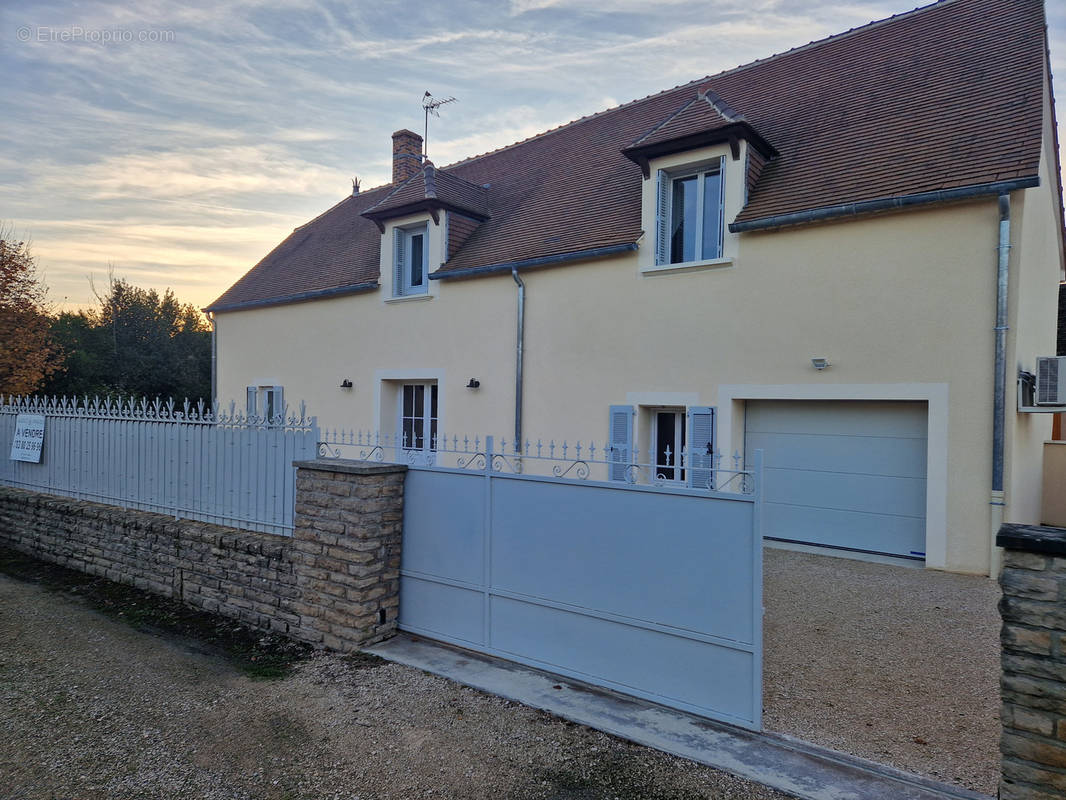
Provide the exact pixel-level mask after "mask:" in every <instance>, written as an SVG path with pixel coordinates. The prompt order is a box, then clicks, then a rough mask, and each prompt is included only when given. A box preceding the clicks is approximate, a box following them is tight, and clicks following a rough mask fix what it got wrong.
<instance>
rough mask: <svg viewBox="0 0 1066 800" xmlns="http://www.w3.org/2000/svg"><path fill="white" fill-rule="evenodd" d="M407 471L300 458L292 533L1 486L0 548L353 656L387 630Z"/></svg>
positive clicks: (394, 599) (392, 622)
mask: <svg viewBox="0 0 1066 800" xmlns="http://www.w3.org/2000/svg"><path fill="white" fill-rule="evenodd" d="M405 470H406V468H405V467H402V466H396V465H377V464H375V465H366V464H359V463H358V462H345V461H339V460H323V461H313V462H300V463H299V464H298V470H297V490H296V517H295V532H294V535H293V536H292V537H291V538H290V537H287V536H276V535H273V534H268V533H252V532H249V531H238V530H234V529H232V528H224V527H220V526H218V525H210V524H208V523H203V522H194V521H191V520H175V519H174V518H173V517H168V516H165V515H162V514H154V513H150V512H146V511H133V510H124V509H121V508H118V507H115V506H107V505H101V504H99V503H90V502H86V501H83V500H73V499H69V498H65V497H56V496H53V495H46V494H39V493H36V492H28V491H24V490H21V489H14V488H10V487H5V486H0V543H3V544H6V545H8V546H10V547H13V548H15V549H16V550H19V551H21V552H24V553H27V554H29V555H32V556H34V557H35V558H39V559H42V560H44V561H51V562H53V563H56V564H60V565H62V566H65V567H68V568H70V569H76V570H80V571H82V572H86V573H89V574H91V575H99V576H100V577H104V578H107V579H108V580H112V581H115V582H116V583H124V584H128V585H131V586H135V587H137V588H139V589H143V590H144V591H148V592H152V593H154V594H158V595H162V596H164V597H171V598H175V599H178V600H181V601H182V602H184V603H186V604H188V605H190V606H193V607H195V608H199V609H203V610H205V611H209V612H213V613H217V614H221V615H223V616H226V617H230V618H233V619H238V620H240V621H242V622H245V623H247V624H249V625H252V626H254V627H256V628H261V629H264V630H271V631H276V632H279V633H283V634H285V635H287V636H290V637H292V638H293V639H297V640H299V641H304V642H310V643H312V644H314V645H316V646H319V647H326V648H329V649H334V650H345V651H346V650H353V649H357V648H359V647H362V646H364V645H366V644H370V643H372V642H376V641H380V640H382V639H385V638H387V637H388V636H390V635H392V633H394V632H395V629H396V618H397V613H398V610H399V559H400V541H401V534H402V519H403V505H402V504H403V479H404V472H405Z"/></svg>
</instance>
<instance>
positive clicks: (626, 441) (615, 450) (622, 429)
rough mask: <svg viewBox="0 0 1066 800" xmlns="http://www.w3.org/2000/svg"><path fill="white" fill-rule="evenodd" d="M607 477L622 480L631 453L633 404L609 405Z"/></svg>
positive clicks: (625, 477) (624, 476) (626, 470)
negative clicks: (608, 462)
mask: <svg viewBox="0 0 1066 800" xmlns="http://www.w3.org/2000/svg"><path fill="white" fill-rule="evenodd" d="M607 438H608V440H609V441H610V448H611V449H610V453H609V455H608V458H607V460H608V461H610V462H611V463H610V464H608V465H607V479H608V480H612V481H624V480H626V479H627V478H628V475H627V473H628V469H627V467H628V466H629V464H630V462H631V461H632V460H633V459H632V453H633V406H611V419H610V434H609V436H608V437H607Z"/></svg>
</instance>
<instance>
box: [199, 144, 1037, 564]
mask: <svg viewBox="0 0 1066 800" xmlns="http://www.w3.org/2000/svg"><path fill="white" fill-rule="evenodd" d="M726 152H727V151H726ZM741 164H743V160H742V159H741V160H740V161H739V162H733V161H731V160H730V161H728V162H727V176H726V182H727V187H728V188H727V196H726V201H727V214H726V216H727V219H732V217H733V216H734V215H735V213H736V210H738V209H739V203H740V202H742V193H741V191H740V188H739V180H738V178H739V176H738V174H737V173H738V170H739V169H740V165H741ZM654 166H656V165H653V171H652V181H651V182H653V181H654V175H655V173H654ZM648 204H649V199H648V193H647V191H646V192H645V196H644V205H645V213H647V210H648V209H647V207H648ZM1018 205H1021V204H1020V203H1018ZM1033 205H1034V204H1032V203H1030V208H1029V209H1027V211H1028V212H1029V213H1031V212H1032V206H1033ZM651 208H652V210H653V209H654V201H653V200H652V201H651ZM997 223H998V217H997V210H996V203H995V200H994V199H987V200H981V201H976V202H971V203H966V204H960V205H953V206H948V207H940V208H924V209H920V210H913V211H908V212H905V213H897V214H887V215H880V216H875V217H869V218H864V219H854V220H849V221H845V222H840V223H835V224H820V225H816V226H808V227H803V228H793V229H787V230H782V231H777V232H764V233H751V234H744V235H740V236H735V235H729V236H728V237H727V241H726V248H725V254H726V256H727V258H726V259H725V260H724V261H723V262H720V263H714V264H708V265H704V267H702V268H699V269H695V270H688V271H684V270H683V271H676V270H674V271H653V270H649V267H651V266H652V264H653V260H654V259H653V257H652V256H651V251H652V250H653V248H654V245H653V242H652V241H651V240H650V239H651V237H650V236H646V237H645V238H644V240H642V241H641V247H640V249H639V250H638V251H636V252H634V253H629V254H626V255H624V256H622V257H615V258H611V259H607V260H601V261H595V262H586V263H584V264H577V265H570V266H564V267H555V268H551V269H544V270H539V271H529V272H524V273H523V278H524V280H525V282H526V285H527V309H526V339H525V354H526V374H525V387H526V388H525V404H524V413H525V427H524V434H525V436H526V437H527V438H530V439H533V440H534V441H535V440H536V438H537V437H543V438H544V439H545V441H547V440H548V439H549V438H554V439H555V440H556V441H558V440H561V439H568V440H570V441H573V440H581V441H583V442H587V441H588V440H589V439H593V440H595V441H596V443H597V445H598V446H599V445H602V443H603V441H604V438H605V436H606V434H607V424H608V406H609V405H611V404H633V405H641V404H647V405H673V404H679V405H697V404H699V405H710V406H718V407H719V443H720V444H721V445H724V447H723V449H726V448H729V449H733V448H737V449H741V450H742V449H743V442H742V433H743V407H744V405H743V400H744V398H746V397H762V396H772V397H778V396H779V397H800V396H811V397H824V398H838V399H850V398H863V399H914V400H920V401H923V402H928V403H929V408H930V476H929V493H930V506H929V512H930V523H929V524H930V526H931V530H930V546H929V556H928V559H927V563H928V564H929V565H931V566H936V567H941V568H948V569H952V570H958V571H964V572H978V573H981V572H987V571H988V569H989V564H990V559H989V551H990V545H989V542H990V538H989V537H990V533H989V530H990V529H989V506H988V502H989V487H990V481H991V467H990V452H991V423H990V421H991V416H992V396H991V386H992V354H993V333H992V327H993V324H994V300H995V294H994V290H995V246H996V235H997V227H998V225H997ZM645 229H646V230H648V231H651V229H652V225H651V224H650V221H649V222H648V224H646V225H645ZM434 230H435V229H434V228H433V226H432V225H431V248H432V247H434V244H433V242H434V240H433V239H432V237H433V236H434ZM1019 235H1021V236H1027V235H1028V229H1023V231H1022V233H1021V234H1019ZM1032 236H1033V237H1034V238H1035V240H1037V242H1039V241H1042V240H1043V238H1045V237H1044V232H1039V231H1037V232H1034V233H1033V234H1032ZM1026 242H1028V239H1026ZM384 243H385V246H384V247H383V251H384V252H383V253H382V265H383V269H382V284H383V285H382V289H381V290H379V291H375V292H371V293H369V294H365V295H355V296H348V297H342V298H336V299H331V300H323V301H317V302H311V303H302V304H294V305H287V306H276V307H272V308H264V309H258V310H249V311H240V312H231V313H225V314H220V315H218V318H217V330H218V333H217V336H218V348H219V354H220V356H219V395H220V398H222V399H230V398H233V399H236V400H237V401H238V402H242V401H243V396H244V387H245V386H246V385H248V384H251V383H266V384H280V385H283V386H285V390H286V398H287V400H288V401H289V402H293V401H295V400H298V399H301V398H302V399H306V400H307V402H308V404H309V406H310V410H311V411H312V413H315V414H317V415H318V417H319V419H320V421H321V423H322V424H323V426H325V427H334V426H337V427H363V428H367V427H382V428H383V429H384V430H391V429H394V424H393V422H392V420H394V419H395V408H394V407H393V406H392V403H393V401H392V400H391V399H390V393H389V390H388V389H389V386H391V385H392V384H389V383H388V381H389V380H399V379H403V378H407V379H412V380H413V379H425V380H436V381H437V382H438V384H439V387H440V397H441V404H440V417H441V426H442V428H443V429H444V430H445V431H447V432H449V433H453V432H454V433H458V434H459V435H462V434H466V433H469V434H471V435H473V434H484V433H492V434H494V435H497V436H506V437H507V438H508V439H510V438H511V432H512V430H513V424H514V418H513V411H514V344H515V321H516V320H515V291H516V290H515V285H514V283H513V281H512V279H511V276H510V274H508V273H504V274H503V275H499V276H490V277H483V278H478V279H475V280H464V281H457V280H453V281H434V282H433V284H434V292H435V295H434V296H432V298H431V299H419V300H411V301H404V302H400V303H389V302H386V300H387V298H388V297H389V296H390V295H391V287H390V286H389V283H390V281H391V271H390V270H389V269H388V268H387V265H388V264H390V263H391V232H387V235H386V237H385V238H384ZM1027 246H1028V245H1027V244H1025V243H1022V244H1021V246H1020V247H1019V252H1018V253H1015V254H1014V258H1015V260H1017V259H1021V258H1022V257H1023V254H1025V253H1027V252H1028V251H1027V249H1026V248H1027ZM1038 246H1039V245H1038V244H1033V245H1032V247H1034V248H1036V247H1038ZM431 252H434V251H433V250H432V249H431ZM1024 257H1026V258H1027V257H1028V256H1027V255H1026V256H1024ZM1015 295H1016V300H1015V302H1016V303H1017V304H1018V305H1017V306H1016V308H1018V309H1021V308H1025V309H1028V308H1029V307H1030V305H1031V304H1032V302H1035V301H1031V300H1030V298H1029V293H1028V291H1022V290H1019V291H1018V292H1016V293H1015ZM1036 305H1038V306H1039V308H1036V310H1035V311H1034V312H1033V313H1034V314H1035V315H1037V316H1041V315H1044V314H1045V313H1046V311H1045V309H1044V308H1043V305H1042V304H1041V303H1039V302H1037V303H1036ZM1016 313H1017V312H1016ZM1026 313H1028V312H1026ZM1034 325H1035V326H1036V327H1038V328H1039V325H1040V320H1039V319H1037V320H1035V321H1034ZM1022 327H1023V329H1025V330H1027V329H1026V328H1025V326H1022ZM1023 333H1024V335H1026V336H1028V333H1026V332H1025V331H1019V332H1018V333H1016V334H1015V335H1016V336H1022V335H1023ZM1034 337H1035V338H1034V341H1033V343H1031V344H1030V343H1029V342H1028V340H1026V342H1025V343H1024V347H1025V348H1036V349H1037V350H1041V352H1042V344H1041V342H1042V339H1040V337H1039V336H1037V335H1036V334H1034ZM1038 339H1040V341H1037V340H1038ZM1017 347H1018V348H1021V345H1018V346H1017ZM1018 352H1021V350H1020V349H1018ZM1049 352H1050V351H1049ZM814 356H822V357H826V358H829V360H830V361H831V362H832V364H833V366H832V367H831V368H830V369H827V370H825V371H824V372H818V371H816V370H814V369H813V367H812V366H811V363H810V359H811V358H812V357H814ZM1012 358H1013V355H1012ZM1010 363H1012V364H1013V363H1014V362H1013V360H1012V361H1011V362H1010ZM471 377H474V378H478V379H480V381H481V388H480V389H478V390H476V391H471V390H468V389H466V388H465V386H466V383H467V381H468V380H469V379H470V378H471ZM343 378H350V379H351V380H352V381H353V382H354V384H355V386H354V388H353V389H352V390H350V391H349V390H342V389H339V388H338V386H339V384H340V382H341V380H342V379H343ZM753 387H754V388H753ZM1011 388H1013V385H1011ZM382 398H384V400H383V399H382ZM723 406H725V407H723ZM1012 418H1013V417H1010V418H1009V419H1012ZM642 422H643V423H646V422H647V419H646V418H642V417H641V416H640V415H638V432H637V441H638V443H639V442H641V441H643V442H645V446H646V440H647V439H646V427H641V426H642ZM1027 424H1028V423H1027ZM1011 427H1013V426H1009V428H1011ZM1028 447H1029V439H1028V437H1026V438H1024V441H1023V437H1022V436H1019V435H1015V436H1014V437H1013V439H1012V441H1011V449H1010V450H1009V451H1008V452H1010V453H1011V455H1012V456H1013V457H1014V458H1015V459H1020V458H1022V457H1025V455H1026V453H1027V450H1026V448H1028ZM1011 477H1012V479H1015V478H1016V479H1017V481H1019V485H1020V483H1021V482H1024V480H1027V478H1024V477H1022V472H1021V471H1019V470H1015V471H1014V472H1012V473H1011ZM1015 492H1017V493H1019V494H1025V492H1023V490H1022V489H1021V488H1018V486H1015V485H1013V484H1012V485H1011V490H1010V492H1008V503H1010V502H1011V495H1013V494H1014V493H1015ZM1030 501H1031V498H1030V497H1029V496H1028V494H1026V500H1025V503H1029V502H1030ZM1011 510H1012V509H1011V508H1010V507H1008V516H1010V511H1011ZM1019 513H1021V512H1019ZM1024 513H1026V514H1028V510H1026V511H1025V512H1024Z"/></svg>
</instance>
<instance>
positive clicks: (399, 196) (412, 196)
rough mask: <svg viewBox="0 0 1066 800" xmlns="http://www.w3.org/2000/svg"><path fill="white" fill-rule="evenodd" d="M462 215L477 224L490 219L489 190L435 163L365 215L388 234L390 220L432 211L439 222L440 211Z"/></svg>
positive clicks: (411, 178)
mask: <svg viewBox="0 0 1066 800" xmlns="http://www.w3.org/2000/svg"><path fill="white" fill-rule="evenodd" d="M444 210H446V211H458V212H459V213H461V214H465V215H466V216H469V217H473V218H474V219H477V220H482V221H483V220H486V219H488V218H489V216H490V214H489V198H488V189H486V187H485V186H482V185H480V184H476V183H471V182H470V181H466V180H463V179H462V178H460V177H458V176H457V175H451V174H449V173H447V172H445V171H443V170H439V169H437V168H436V167H435V166H434V165H433V162H432V161H426V162H425V163H424V164H423V165H422V168H421V169H420V170H419V171H418V172H416V173H415V174H414V175H412V176H411V177H410V178H408V179H407V180H406V181H404V182H403V183H401V184H400V185H399V186H397V187H396V188H395V189H393V190H392V191H391V192H388V193H387V194H386V195H385V196H384V197H383V198H382V199H381V200H380V201H379V202H378V203H375V204H374V205H373V206H371V207H370V208H368V209H367V210H366V211H364V212H362V215H363V216H364V217H366V218H367V219H369V220H372V221H373V222H375V223H376V224H377V225H378V228H379V229H380V230H382V231H384V225H383V222H384V221H385V220H387V219H395V218H396V217H402V216H406V215H407V214H414V213H418V212H419V211H428V212H429V213H430V215H431V216H432V217H433V219H434V221H436V220H437V214H438V212H440V211H444Z"/></svg>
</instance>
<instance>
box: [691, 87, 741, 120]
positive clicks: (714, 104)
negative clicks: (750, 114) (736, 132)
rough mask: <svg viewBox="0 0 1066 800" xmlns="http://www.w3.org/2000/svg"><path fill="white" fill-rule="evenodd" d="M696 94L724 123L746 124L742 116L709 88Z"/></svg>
mask: <svg viewBox="0 0 1066 800" xmlns="http://www.w3.org/2000/svg"><path fill="white" fill-rule="evenodd" d="M696 94H697V95H698V96H699V97H702V98H703V99H704V100H705V101H706V102H707V104H708V105H709V106H710V107H711V108H713V109H714V110H715V111H717V112H718V115H719V116H720V117H721V118H722V119H724V120H725V121H726V122H747V120H746V119H745V118H744V115H743V114H738V113H737V112H736V111H734V110H733V107H732V106H731V105H729V103H727V102H726V101H725V98H724V97H722V95H720V94H718V92H716V91H714V89H712V88H711V87H709V86H708V87H707V88H706V89H705V90H703V91H702V92H697V93H696ZM712 95H713V96H714V99H711V96H712Z"/></svg>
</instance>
